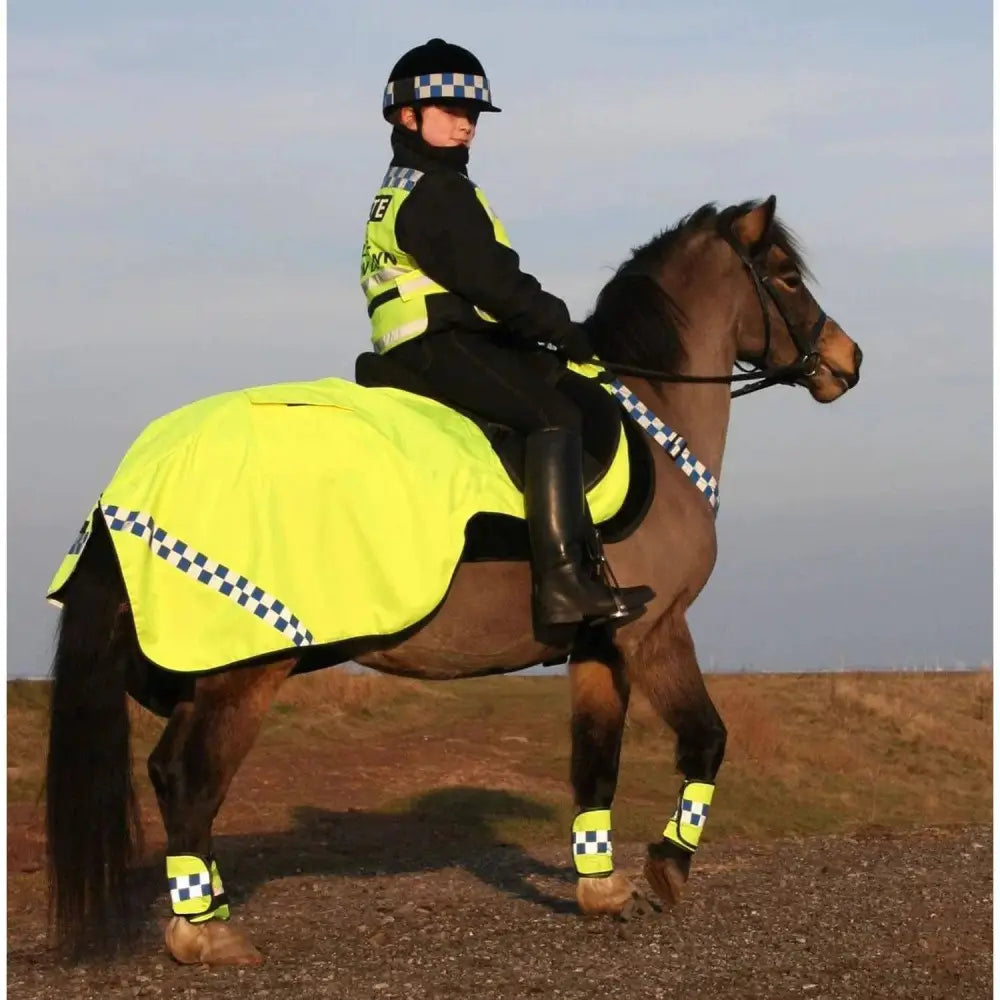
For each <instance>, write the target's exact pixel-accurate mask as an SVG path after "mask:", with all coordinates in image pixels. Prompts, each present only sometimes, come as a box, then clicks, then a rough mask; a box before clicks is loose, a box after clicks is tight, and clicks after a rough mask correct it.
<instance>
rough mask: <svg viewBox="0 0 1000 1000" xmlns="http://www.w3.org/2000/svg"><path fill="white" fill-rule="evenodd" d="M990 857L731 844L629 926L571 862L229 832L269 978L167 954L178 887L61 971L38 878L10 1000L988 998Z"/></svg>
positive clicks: (29, 895)
mask: <svg viewBox="0 0 1000 1000" xmlns="http://www.w3.org/2000/svg"><path fill="white" fill-rule="evenodd" d="M991 843H992V829H991V828H988V827H972V828H965V829H963V830H949V831H947V832H943V831H925V832H922V833H919V834H909V835H892V836H890V835H870V836H866V837H862V838H846V837H815V838H809V839H805V840H795V841H792V840H786V841H779V842H776V843H772V844H745V843H738V842H733V841H729V842H723V843H719V844H711V843H710V844H707V845H706V846H705V847H703V849H702V851H701V852H700V853H699V858H698V862H697V866H696V871H695V876H694V877H693V879H692V882H691V887H690V894H689V896H688V899H687V901H686V902H685V903H684V904H683V905H682V906H681V907H680V908H678V909H676V910H674V911H672V912H670V913H664V914H659V915H653V916H647V917H643V918H641V919H638V920H635V921H632V922H629V923H622V922H619V921H613V920H610V919H599V920H585V919H582V918H580V917H579V916H577V915H576V914H575V912H574V908H573V904H572V900H573V883H572V881H571V879H570V872H569V868H568V864H567V861H568V859H567V857H566V851H565V850H564V849H558V848H545V849H539V850H537V851H531V852H525V851H523V850H522V849H521V848H517V847H511V846H505V845H502V844H498V843H496V842H495V841H493V842H491V841H490V839H489V838H488V837H484V836H483V835H482V831H471V832H470V831H468V830H466V831H465V832H464V833H463V834H462V835H461V836H459V837H458V838H457V839H449V837H448V836H447V835H445V832H444V831H443V830H442V829H441V822H440V820H436V821H434V822H433V823H431V822H424V821H421V820H419V819H418V820H414V819H413V818H412V817H408V816H403V815H401V816H396V817H387V816H377V815H375V814H368V813H364V812H353V813H341V814H333V813H322V812H318V811H312V812H311V813H308V814H299V815H298V816H297V817H296V823H295V825H294V828H293V829H292V830H291V831H288V832H283V833H277V834H268V835H263V836H260V835H256V836H255V835H250V834H242V833H240V834H230V835H226V836H222V837H220V838H218V843H217V848H218V853H219V855H220V856H221V857H222V858H224V859H226V861H225V865H224V877H225V878H226V881H227V885H228V886H229V887H230V890H231V893H232V894H233V895H234V896H235V900H236V903H237V905H238V909H237V913H238V916H239V919H240V923H241V926H243V927H244V928H246V929H247V930H248V931H249V932H250V933H251V935H252V936H253V938H254V940H255V941H256V943H257V944H258V945H259V946H260V947H261V948H262V950H263V951H264V952H265V953H266V955H267V957H268V961H267V964H266V965H264V966H263V967H262V968H261V969H255V970H246V971H238V970H234V969H221V970H214V971H213V970H210V969H206V968H200V967H189V968H181V967H179V966H177V965H175V964H174V963H173V962H172V961H171V960H169V959H168V958H166V957H165V955H164V954H163V953H162V951H161V949H160V939H159V937H158V931H157V927H158V926H159V925H160V923H162V920H163V918H164V917H165V914H166V904H165V901H164V900H163V899H162V898H160V897H159V896H158V895H157V893H159V892H160V887H159V877H158V876H159V873H158V871H155V872H154V873H152V875H151V877H150V887H149V893H150V904H151V909H150V913H151V919H150V930H149V936H148V939H147V941H146V947H145V950H144V951H143V952H142V953H141V954H140V955H139V956H138V957H136V958H135V959H134V960H132V961H129V962H118V963H116V964H113V965H111V966H105V967H103V968H100V969H95V970H90V971H86V970H65V969H61V968H60V967H58V966H57V965H56V964H55V963H54V962H53V961H52V958H51V956H50V955H49V954H48V953H47V952H46V951H45V947H44V938H43V936H42V915H43V909H44V903H43V901H42V900H43V897H42V895H41V892H42V882H41V878H42V876H41V873H40V872H38V871H35V872H31V871H30V870H29V871H23V870H22V871H21V872H20V873H16V871H15V872H14V873H13V874H12V876H11V881H10V883H9V889H10V896H9V902H8V934H9V937H8V949H9V950H8V971H7V975H8V995H9V996H10V997H11V998H25V1000H28V998H32V1000H34V998H42V997H52V998H56V997H58V998H59V1000H70V998H76V997H91V996H101V997H163V996H171V997H175V996H176V997H181V996H197V997H232V996H240V997H241V998H255V997H278V996H285V995H289V994H293V995H294V994H295V993H298V994H299V995H301V996H308V997H343V998H355V997H357V998H363V997H364V998H368V997H375V998H381V1000H390V998H407V1000H417V998H431V997H435V998H436V997H463V998H464V997H474V998H476V1000H490V998H515V997H516V998H524V997H532V996H546V997H559V998H578V997H581V998H582V997H604V996H614V997H616V998H622V1000H628V998H633V997H634V998H642V1000H658V998H669V997H678V998H680V997H683V998H684V1000H699V998H710V997H711V998H716V997H734V998H758V997H759V998H765V997H766V998H769V1000H780V998H786V997H789V998H791V997H796V998H798V997H805V998H810V1000H820V998H844V1000H847V998H855V997H857V998H866V1000H868V998H872V997H879V998H894V997H898V998H906V1000H922V998H941V1000H945V998H947V1000H962V998H973V997H975V998H985V997H989V996H990V995H991V992H992V991H991V967H992V959H991V955H992V951H991V949H992V923H991V920H992V860H991V857H992V855H991ZM616 847H617V850H616V854H617V857H618V866H619V868H620V869H623V870H626V871H629V872H637V871H638V870H639V869H640V867H641V861H642V853H643V846H642V845H641V844H623V845H616ZM24 867H27V868H29V869H30V868H31V865H30V863H29V864H27V865H23V866H22V868H24Z"/></svg>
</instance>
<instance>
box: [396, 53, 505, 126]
mask: <svg viewBox="0 0 1000 1000" xmlns="http://www.w3.org/2000/svg"><path fill="white" fill-rule="evenodd" d="M421 104H464V105H466V106H469V107H474V108H477V109H478V110H479V111H499V110H500V109H499V108H497V107H494V106H493V103H492V100H491V97H490V82H489V80H487V79H486V70H484V69H483V64H482V63H481V62H480V61H479V60H478V59H477V58H476V57H475V56H474V55H473V54H472V53H471V52H470V51H469V50H468V49H463V48H462V47H461V46H460V45H452V44H451V43H450V42H446V41H445V40H444V39H442V38H432V39H431V40H430V41H429V42H427V43H425V44H424V45H418V46H417V47H416V48H415V49H410V51H409V52H407V53H406V54H405V55H404V56H403V57H402V58H401V59H400V60H399V62H397V63H396V65H395V66H393V67H392V72H391V73H390V74H389V82H388V83H387V84H386V87H385V93H384V94H383V96H382V117H383V118H385V120H386V121H389V119H390V117H391V116H392V113H393V112H394V111H395V110H396V109H398V108H403V107H419V106H420V105H421Z"/></svg>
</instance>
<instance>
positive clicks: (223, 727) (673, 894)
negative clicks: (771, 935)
mask: <svg viewBox="0 0 1000 1000" xmlns="http://www.w3.org/2000/svg"><path fill="white" fill-rule="evenodd" d="M775 209H776V199H775V197H774V196H773V195H772V196H771V197H769V198H768V199H766V200H764V201H747V202H743V203H741V204H738V205H732V206H729V207H728V208H723V209H720V208H719V207H718V206H717V204H716V203H708V204H706V205H703V206H702V207H701V208H699V209H697V210H695V211H693V212H692V213H690V214H689V215H687V216H685V217H683V218H682V219H681V220H680V221H679V222H678V223H677V224H676V225H674V226H673V227H672V228H668V229H665V230H663V231H662V232H661V233H660V234H659V235H658V236H656V237H654V238H653V239H652V240H650V242H648V243H646V244H644V245H642V246H640V247H638V248H636V249H634V250H633V251H632V254H631V256H630V257H629V258H628V259H627V260H626V261H625V262H624V263H623V264H622V265H621V266H620V267H619V268H618V269H617V271H616V272H615V273H614V275H613V277H612V278H611V279H610V280H609V281H608V283H607V284H606V285H605V286H604V288H603V289H602V290H601V292H600V293H599V295H598V298H597V300H596V303H595V306H594V308H593V310H592V312H591V314H590V315H589V316H588V317H587V319H586V320H585V322H586V324H587V326H588V329H589V330H590V332H591V334H592V336H593V340H594V344H595V348H596V354H597V357H598V358H599V359H600V363H601V364H602V365H604V366H606V369H607V371H608V372H610V373H612V374H614V373H618V375H619V376H621V375H625V374H627V375H629V376H630V380H629V384H628V392H627V394H626V396H627V399H626V398H625V397H623V404H624V405H625V407H626V409H631V410H632V411H634V412H633V413H632V415H633V416H635V415H636V413H639V414H644V415H645V417H644V420H645V423H643V426H644V428H645V429H646V430H647V432H648V433H647V434H646V435H645V436H644V437H643V438H642V440H643V443H644V446H645V447H646V448H648V452H649V458H650V459H651V469H652V473H651V475H652V478H653V491H652V499H651V500H650V501H649V502H648V506H647V509H646V512H645V515H644V516H643V517H642V519H641V522H640V523H639V525H638V527H637V528H636V529H635V530H633V531H632V532H631V534H628V535H627V536H626V537H624V538H622V539H621V540H619V541H616V542H612V543H610V544H608V545H607V547H606V550H605V555H606V558H607V560H608V564H609V565H613V567H614V573H615V576H616V578H617V579H618V581H619V582H620V583H621V584H622V585H633V584H635V585H638V584H649V585H651V586H652V587H653V589H654V590H655V595H656V596H655V598H654V599H653V600H652V601H651V602H650V604H649V606H648V609H647V611H646V613H645V614H644V615H643V616H642V617H640V618H639V619H637V620H635V621H632V622H630V623H628V624H626V625H623V626H622V627H619V628H618V629H617V630H614V631H612V630H611V629H610V628H608V627H581V628H579V629H577V630H576V631H575V632H574V633H573V634H572V635H571V636H569V637H566V638H565V639H564V640H562V641H560V642H555V643H554V644H553V641H548V640H547V641H544V642H543V641H539V639H537V638H536V637H535V635H534V633H533V630H532V623H531V613H530V601H529V595H530V577H529V567H528V564H527V563H526V561H525V560H524V559H509V560H494V561H478V562H473V561H462V562H460V564H459V565H458V567H457V570H456V572H455V575H454V577H453V579H452V583H451V586H450V588H449V589H448V591H447V594H446V596H445V598H444V599H443V600H442V602H441V604H440V605H439V606H438V607H437V609H436V610H435V611H434V612H433V613H432V614H431V615H429V616H428V618H427V619H426V620H424V621H421V622H419V623H418V624H417V625H416V626H415V627H414V628H411V629H408V630H407V631H406V632H405V633H403V634H400V635H397V636H394V637H392V638H391V639H390V640H388V641H386V640H384V639H383V640H382V641H379V642H376V641H374V640H373V641H370V642H366V641H360V642H358V643H354V644H350V643H347V644H340V645H334V646H331V647H329V648H326V649H320V650H316V651H312V652H311V653H309V654H306V653H301V652H297V651H291V652H289V651H283V652H281V653H280V654H275V655H274V656H273V657H271V658H270V659H269V660H268V659H265V660H264V661H262V662H257V663H253V664H250V665H245V664H244V665H240V666H239V668H238V669H224V667H225V666H226V665H220V669H217V670H214V671H212V672H209V673H203V674H198V675H197V676H195V677H193V678H184V683H183V684H179V685H178V686H177V687H176V689H175V690H174V693H173V696H172V697H171V698H170V699H169V703H168V704H166V705H165V706H160V714H162V715H163V716H165V717H166V716H169V717H168V721H167V723H166V725H165V728H164V730H163V733H162V736H161V737H160V739H159V742H158V744H157V745H156V747H155V748H154V750H153V751H152V753H151V754H150V756H149V759H148V772H149V776H150V779H151V781H152V784H153V787H154V789H155V792H156V797H157V800H158V804H159V808H160V812H161V815H162V820H163V824H164V828H165V831H166V835H167V856H168V875H169V864H170V858H171V857H184V858H188V859H191V858H194V859H195V860H194V862H193V864H194V866H195V868H197V869H198V870H199V871H200V872H201V877H202V879H203V881H204V883H205V886H206V888H204V889H203V890H202V891H203V892H204V893H205V894H206V896H209V894H211V897H214V898H213V902H212V905H213V909H212V910H211V912H209V913H208V914H207V916H208V917H212V918H214V919H196V918H190V917H189V916H186V915H184V914H183V913H181V914H178V912H177V909H178V908H177V906H175V907H174V915H173V916H172V917H171V918H170V920H169V922H168V923H167V925H166V930H165V942H166V947H167V949H168V951H169V952H170V954H172V956H173V957H174V958H175V959H176V960H177V961H178V962H181V963H192V962H197V963H207V964H254V963H258V962H260V961H262V960H263V959H262V956H261V953H260V952H259V951H258V950H257V948H256V947H255V945H254V944H253V943H252V942H251V941H250V940H249V937H248V936H247V935H246V934H245V933H244V932H243V931H241V930H240V929H239V928H238V927H237V926H236V922H235V921H231V920H229V907H228V902H227V901H226V897H225V895H224V892H223V891H222V886H221V877H220V875H219V872H218V868H217V865H216V862H215V860H214V858H213V857H212V846H211V839H212V824H213V820H214V818H215V816H216V813H217V811H218V810H219V808H220V806H221V804H222V802H223V800H224V798H225V795H226V792H227V789H228V788H229V785H230V782H231V781H232V779H233V777H234V775H235V774H236V772H237V769H238V767H239V766H240V763H241V761H242V760H243V759H244V757H245V756H246V754H247V752H248V751H249V750H250V748H251V745H252V744H253V742H254V740H255V737H256V735H257V732H258V730H259V727H260V725H261V722H262V720H263V718H264V716H265V713H266V712H267V710H268V707H269V705H270V704H271V702H272V700H273V699H274V697H275V695H276V694H277V692H278V690H279V688H280V687H281V685H282V683H283V682H284V681H285V680H286V679H287V678H288V677H289V676H290V675H291V674H293V673H294V672H296V671H297V669H298V668H301V666H302V664H303V660H304V657H305V656H307V655H311V656H312V657H313V659H312V660H311V661H310V663H309V669H315V668H316V667H320V666H322V667H325V666H334V665H336V664H338V663H343V662H346V661H347V660H349V659H353V660H355V661H356V662H358V663H360V664H363V665H365V666H368V667H371V668H374V669H375V670H377V671H382V672H385V673H389V674H395V675H404V676H410V677H419V678H425V679H433V680H451V679H457V678H465V677H474V676H482V675H486V674H494V673H505V672H512V671H516V670H520V669H523V668H525V667H527V666H530V665H533V664H537V663H546V662H548V663H551V662H561V661H567V660H568V674H569V686H570V689H571V732H572V756H571V762H570V768H569V771H570V775H569V777H570V783H571V785H572V790H573V797H574V803H575V807H576V810H577V820H578V821H579V822H576V821H575V822H574V829H573V838H572V843H573V844H574V845H579V846H577V847H575V848H574V861H575V863H576V867H577V875H578V879H577V883H576V900H577V904H578V908H579V910H580V911H581V912H582V913H583V914H587V915H595V914H611V915H614V914H621V913H622V911H623V910H624V909H625V908H626V907H628V906H630V905H634V901H635V900H636V899H637V898H639V897H638V890H637V889H636V887H635V885H633V883H632V882H631V881H630V880H629V879H628V878H627V877H626V876H625V875H623V874H622V873H620V872H617V871H615V870H614V867H613V861H612V857H611V847H610V837H611V830H610V810H611V806H612V802H613V800H614V796H615V788H616V783H617V778H618V770H619V758H620V749H621V743H622V734H623V729H624V725H625V718H626V712H627V708H628V703H629V695H630V691H631V689H632V688H636V689H638V690H639V691H641V692H642V694H643V695H644V696H645V697H646V698H647V699H648V701H649V702H650V704H651V705H652V706H653V708H654V709H655V711H656V712H657V713H658V714H659V716H660V717H661V718H662V720H663V722H664V723H665V724H666V726H668V727H669V728H670V729H672V730H673V732H674V733H675V735H676V760H675V764H676V768H677V770H678V771H679V772H680V775H681V778H682V783H681V787H680V792H679V793H678V798H677V800H676V808H675V810H674V813H673V815H672V816H671V818H670V820H669V822H668V824H667V828H666V829H665V830H664V832H663V835H662V836H661V837H660V838H659V839H658V840H654V841H652V842H650V843H649V846H648V849H647V857H646V861H645V868H644V875H645V878H646V880H647V882H648V883H649V886H650V887H651V889H652V891H653V892H654V893H655V894H656V896H657V897H659V899H660V900H661V901H662V902H663V903H664V904H667V905H670V904H675V903H676V902H677V901H678V900H679V899H680V897H681V894H682V892H683V890H684V887H685V884H686V882H687V881H688V879H689V875H690V870H691V862H692V857H693V855H694V851H695V849H696V847H697V840H698V837H699V836H700V832H701V829H702V828H703V826H704V819H705V817H706V816H707V813H708V808H709V804H710V802H711V797H712V791H713V790H714V786H715V780H716V775H717V774H718V771H719V768H720V766H721V764H722V761H723V757H724V753H725V747H726V727H725V725H724V723H723V720H722V719H721V718H720V715H719V713H718V711H717V710H716V708H715V706H714V705H713V703H712V700H711V698H710V697H709V694H708V692H707V690H706V687H705V683H704V680H703V677H702V674H701V670H700V668H699V665H698V659H697V656H696V653H695V646H694V642H693V640H692V636H691V633H690V631H689V628H688V625H687V621H686V614H687V610H688V608H689V607H690V606H691V604H692V602H694V600H695V599H696V598H697V596H698V595H699V593H700V592H701V590H702V589H703V588H704V586H705V584H706V582H707V581H708V579H709V576H710V574H711V572H712V569H713V567H714V564H715V560H716V529H715V513H716V511H715V510H714V508H713V505H712V504H710V503H706V496H707V495H708V494H706V492H705V490H704V488H702V489H693V488H692V480H693V479H694V478H695V476H694V475H693V474H692V473H691V469H690V467H689V468H687V469H685V468H682V467H681V464H680V463H679V461H678V460H677V455H676V453H668V452H667V451H665V450H664V448H663V447H660V445H661V444H662V441H661V440H660V439H659V438H657V437H656V428H661V429H662V428H663V427H664V423H663V422H662V418H666V419H667V420H668V421H669V424H671V425H673V426H674V427H677V428H680V429H681V431H682V432H683V435H684V439H685V440H686V442H687V445H688V447H689V449H691V450H693V451H695V452H696V453H697V455H698V458H699V460H700V462H701V463H702V464H701V466H698V465H697V463H695V467H696V468H701V469H702V470H705V469H709V470H712V471H714V473H715V476H716V477H718V476H719V475H720V474H721V470H722V460H723V451H724V446H725V441H726V432H727V427H728V424H729V419H730V410H731V398H732V396H733V395H738V394H739V393H736V392H733V390H732V384H733V382H735V381H738V380H747V381H750V380H752V379H757V380H758V381H756V382H755V384H754V385H752V386H747V387H745V388H744V389H742V390H741V392H746V391H751V390H753V389H757V388H763V387H766V386H768V385H772V384H777V383H784V384H788V385H793V384H795V385H799V386H802V387H804V388H805V389H806V390H807V391H808V392H809V393H810V395H811V396H812V398H813V399H814V400H815V401H817V402H820V403H830V402H833V401H834V400H836V399H838V398H840V397H841V396H843V395H844V394H845V393H846V392H847V391H848V390H849V389H851V388H852V387H853V386H855V385H856V384H857V382H858V380H859V377H860V367H861V361H862V353H861V350H860V348H859V347H858V345H857V344H856V343H855V342H854V341H853V340H852V339H851V338H850V337H848V335H847V334H846V333H845V332H844V330H843V329H842V328H841V326H840V325H839V324H838V323H837V322H836V321H834V320H833V319H831V318H829V317H828V316H827V315H826V313H825V312H824V311H823V310H822V309H821V307H820V306H819V304H818V303H817V301H816V299H815V298H814V297H813V294H812V293H811V292H810V290H809V287H808V284H807V279H808V278H810V277H811V274H810V272H809V270H808V269H807V266H806V264H805V262H804V259H803V254H802V251H801V248H800V245H799V243H798V240H797V238H796V237H795V235H794V234H793V233H792V232H791V230H789V229H788V228H787V227H786V226H785V225H784V223H783V222H781V221H780V220H779V218H778V217H777V216H776V213H775ZM740 365H745V366H747V367H745V368H743V369H741V370H742V371H743V372H744V374H743V375H734V374H733V370H734V367H739V366H740ZM618 384H619V385H620V384H621V382H620V378H619V382H618ZM657 414H659V415H660V416H661V420H657V419H656V415H657ZM640 422H642V421H640ZM675 437H676V435H675ZM692 461H693V460H692ZM702 480H703V481H707V480H706V477H705V476H702ZM709 492H711V491H709ZM102 527H103V526H102V525H100V524H95V530H94V535H93V537H91V539H90V543H89V544H88V545H87V546H86V547H85V549H84V550H83V552H82V554H81V556H80V562H79V565H78V567H77V570H76V572H75V574H74V575H73V576H72V577H71V579H70V580H69V582H68V584H67V586H66V589H65V594H64V600H63V610H62V612H61V615H60V621H59V625H58V639H57V644H56V650H55V654H54V660H53V665H52V677H53V687H52V700H51V709H50V713H51V714H50V742H49V748H48V758H47V786H46V820H47V851H48V877H49V893H50V908H51V910H52V912H53V924H54V928H55V938H56V947H57V948H58V949H60V950H62V951H65V952H68V953H70V954H73V955H80V954H82V953H84V952H88V953H93V952H95V951H96V952H99V953H108V952H109V951H111V950H116V949H118V948H120V947H121V945H122V942H123V941H126V940H134V937H135V934H136V932H137V927H138V926H139V925H140V923H141V916H142V915H141V914H138V913H137V912H135V911H136V907H135V905H134V902H133V901H132V900H131V899H130V893H129V888H128V879H127V877H126V873H127V870H128V868H129V865H130V863H131V862H132V861H134V859H135V857H136V853H137V850H138V842H139V835H140V834H141V830H140V826H139V822H138V818H137V806H136V799H135V795H134V792H133V785H132V765H131V757H130V733H129V716H128V711H127V708H128V700H129V696H132V697H136V696H137V693H138V692H139V690H140V689H141V687H142V685H143V684H144V683H145V679H146V678H147V676H148V672H149V671H150V670H153V669H156V670H158V669H161V668H159V667H153V666H151V665H150V664H149V663H147V662H146V661H145V660H144V657H143V654H142V652H141V650H140V648H139V646H138V643H137V637H136V630H135V624H134V621H133V618H132V613H131V608H130V604H129V600H128V597H127V594H126V591H125V589H124V586H123V581H122V579H121V576H120V573H119V571H118V567H117V564H116V561H115V555H114V550H113V548H112V544H111V542H110V536H109V533H108V531H107V530H106V529H105V530H99V529H101V528H102ZM176 628H178V629H183V628H184V622H183V621H178V622H177V623H176ZM317 657H318V659H317ZM198 859H201V860H198ZM209 865H210V867H211V872H210V874H209V871H208V866H209ZM199 866H201V867H199ZM192 870H193V869H192ZM191 877H192V878H194V877H195V876H191ZM209 882H210V884H211V889H210V890H209V889H208V888H207V886H208V884H209ZM170 884H171V885H172V886H173V885H175V882H174V881H173V880H171V883H170ZM211 897H210V898H211ZM172 898H173V897H172Z"/></svg>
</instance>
